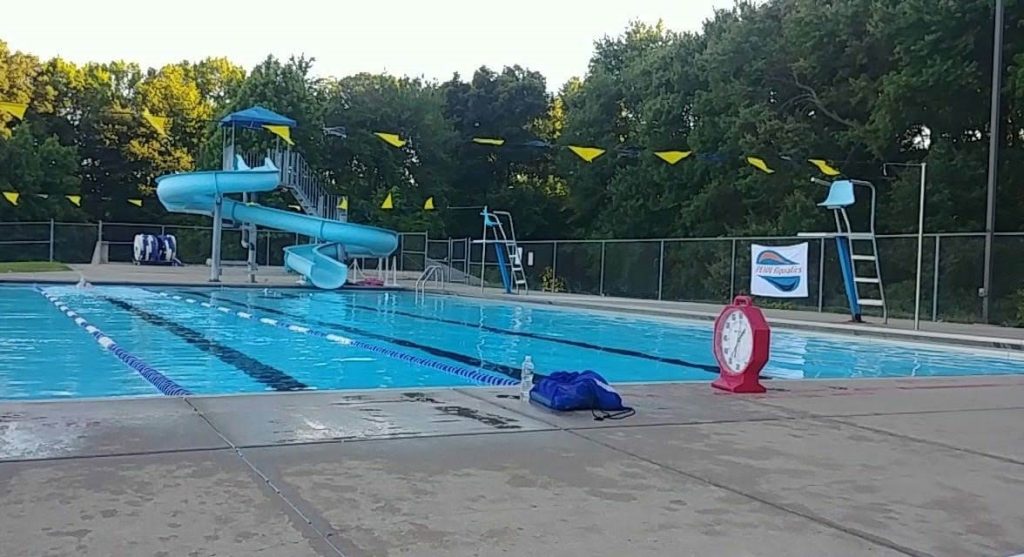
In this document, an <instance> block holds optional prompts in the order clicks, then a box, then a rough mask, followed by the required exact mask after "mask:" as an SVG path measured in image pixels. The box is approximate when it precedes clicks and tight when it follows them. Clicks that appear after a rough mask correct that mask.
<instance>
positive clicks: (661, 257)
mask: <svg viewBox="0 0 1024 557" xmlns="http://www.w3.org/2000/svg"><path fill="white" fill-rule="evenodd" d="M658 243H659V244H660V246H659V247H658V300H659V301H661V291H662V286H663V283H664V276H665V240H661V241H660V242H658Z"/></svg>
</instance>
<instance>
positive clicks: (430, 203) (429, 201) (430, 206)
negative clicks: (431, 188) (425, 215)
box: [423, 197, 434, 211]
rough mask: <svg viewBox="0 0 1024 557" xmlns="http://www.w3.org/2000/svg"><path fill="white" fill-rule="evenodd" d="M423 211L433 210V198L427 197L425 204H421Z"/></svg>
mask: <svg viewBox="0 0 1024 557" xmlns="http://www.w3.org/2000/svg"><path fill="white" fill-rule="evenodd" d="M423 210H424V211H433V210H434V198H433V197H428V198H427V200H426V202H424V203H423Z"/></svg>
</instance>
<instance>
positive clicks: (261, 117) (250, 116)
mask: <svg viewBox="0 0 1024 557" xmlns="http://www.w3.org/2000/svg"><path fill="white" fill-rule="evenodd" d="M295 124H296V122H295V120H292V119H291V118H289V117H287V116H281V115H280V114H278V113H276V112H274V111H273V110H269V109H266V108H263V107H262V106H254V107H252V108H247V109H245V110H239V111H238V112H232V113H231V114H228V115H227V116H225V117H223V118H221V119H220V125H221V127H223V128H230V127H232V126H234V127H237V128H243V129H250V130H253V129H260V128H262V127H263V126H288V127H289V128H294V127H295Z"/></svg>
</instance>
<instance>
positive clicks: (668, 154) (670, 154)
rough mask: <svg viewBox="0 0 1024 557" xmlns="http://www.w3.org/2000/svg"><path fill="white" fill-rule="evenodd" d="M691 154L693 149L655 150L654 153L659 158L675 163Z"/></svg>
mask: <svg viewBox="0 0 1024 557" xmlns="http://www.w3.org/2000/svg"><path fill="white" fill-rule="evenodd" d="M692 154H693V151H655V152H654V155H655V156H656V157H658V158H659V159H661V160H663V161H665V162H667V163H669V164H675V163H677V162H679V161H681V160H683V159H685V158H686V157H688V156H690V155H692Z"/></svg>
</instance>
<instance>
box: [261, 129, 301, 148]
mask: <svg viewBox="0 0 1024 557" xmlns="http://www.w3.org/2000/svg"><path fill="white" fill-rule="evenodd" d="M263 127H264V128H266V129H267V131H268V132H270V133H272V134H274V135H276V136H277V137H280V138H281V139H283V140H284V142H285V143H287V144H288V145H295V142H294V141H292V130H291V129H290V128H289V127H288V126H271V125H266V126H263Z"/></svg>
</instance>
